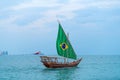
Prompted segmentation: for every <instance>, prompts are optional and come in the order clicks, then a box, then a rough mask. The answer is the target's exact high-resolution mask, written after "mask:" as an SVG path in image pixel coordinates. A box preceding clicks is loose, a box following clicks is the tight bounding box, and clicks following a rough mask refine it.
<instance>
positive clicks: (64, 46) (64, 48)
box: [60, 42, 68, 50]
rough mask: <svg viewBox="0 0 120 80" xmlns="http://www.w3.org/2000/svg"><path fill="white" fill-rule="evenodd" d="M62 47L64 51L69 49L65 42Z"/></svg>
mask: <svg viewBox="0 0 120 80" xmlns="http://www.w3.org/2000/svg"><path fill="white" fill-rule="evenodd" d="M60 47H61V48H62V50H66V49H68V45H67V44H66V43H65V42H63V43H61V44H60Z"/></svg>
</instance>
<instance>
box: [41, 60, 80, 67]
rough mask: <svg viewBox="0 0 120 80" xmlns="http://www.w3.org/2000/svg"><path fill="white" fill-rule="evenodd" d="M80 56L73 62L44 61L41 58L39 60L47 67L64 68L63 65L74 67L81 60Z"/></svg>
mask: <svg viewBox="0 0 120 80" xmlns="http://www.w3.org/2000/svg"><path fill="white" fill-rule="evenodd" d="M81 60H82V58H80V59H78V60H76V61H73V62H67V63H60V62H53V61H44V60H41V62H42V63H43V64H44V66H45V67H47V68H65V67H75V66H77V65H78V64H79V63H80V62H81Z"/></svg>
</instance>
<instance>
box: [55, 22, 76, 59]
mask: <svg viewBox="0 0 120 80" xmlns="http://www.w3.org/2000/svg"><path fill="white" fill-rule="evenodd" d="M56 48H57V52H58V55H60V56H63V57H67V58H72V59H76V58H77V57H76V54H75V52H74V50H73V48H72V45H71V44H70V41H69V40H68V37H67V36H66V34H65V32H64V30H63V28H62V26H61V24H60V23H59V29H58V36H57V41H56Z"/></svg>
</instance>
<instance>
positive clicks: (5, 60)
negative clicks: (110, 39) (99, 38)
mask: <svg viewBox="0 0 120 80" xmlns="http://www.w3.org/2000/svg"><path fill="white" fill-rule="evenodd" d="M79 57H81V56H79ZM82 58H83V60H82V61H81V63H80V64H79V65H78V66H77V67H74V68H61V69H60V68H58V69H48V68H46V67H44V66H43V64H42V63H41V62H40V58H39V56H35V55H8V56H0V80H120V56H118V55H109V56H108V55H90V56H88V55H86V56H82Z"/></svg>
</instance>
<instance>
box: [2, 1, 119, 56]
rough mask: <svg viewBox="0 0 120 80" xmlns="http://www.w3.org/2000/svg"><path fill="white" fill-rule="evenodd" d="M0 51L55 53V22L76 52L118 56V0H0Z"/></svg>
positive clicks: (56, 30) (11, 53) (56, 27)
mask: <svg viewBox="0 0 120 80" xmlns="http://www.w3.org/2000/svg"><path fill="white" fill-rule="evenodd" d="M0 5H1V7H0V51H8V54H10V55H13V54H32V53H34V52H36V51H41V52H42V53H44V54H46V55H49V54H50V55H51V54H53V55H56V54H57V52H56V38H57V32H58V22H57V19H59V20H60V22H61V25H62V27H63V29H64V30H65V32H66V33H67V32H69V34H70V41H71V44H72V45H73V48H74V49H75V52H76V53H77V54H78V55H101V54H102V55H103V54H105V55H114V54H118V55H120V1H119V0H65V1H61V0H42V1H41V0H17V1H14V0H11V1H6V0H3V1H1V2H0Z"/></svg>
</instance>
